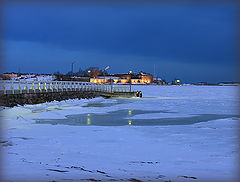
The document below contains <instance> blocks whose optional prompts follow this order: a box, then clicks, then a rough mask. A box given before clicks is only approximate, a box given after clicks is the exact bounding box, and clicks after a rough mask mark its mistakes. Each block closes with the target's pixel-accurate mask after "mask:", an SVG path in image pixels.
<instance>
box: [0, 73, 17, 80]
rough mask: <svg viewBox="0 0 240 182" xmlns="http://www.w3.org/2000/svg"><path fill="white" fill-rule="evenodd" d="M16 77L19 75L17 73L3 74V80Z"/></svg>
mask: <svg viewBox="0 0 240 182" xmlns="http://www.w3.org/2000/svg"><path fill="white" fill-rule="evenodd" d="M16 77H18V74H17V73H4V74H2V75H1V78H2V79H3V80H10V79H12V78H16Z"/></svg>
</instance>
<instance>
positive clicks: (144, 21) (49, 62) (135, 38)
mask: <svg viewBox="0 0 240 182" xmlns="http://www.w3.org/2000/svg"><path fill="white" fill-rule="evenodd" d="M236 13H237V9H236V6H235V5H234V4H230V3H229V4H226V3H225V4H220V3H218V4H206V3H201V4H196V3H191V4H189V3H178V4H176V3H171V4H166V3H149V4H147V3H144V4H143V3H142V4H135V3H121V4H117V3H98V4H97V3H91V4H87V3H78V4H77V3H68V4H66V3H65V4H64V3H58V4H57V3H45V4H44V3H11V4H10V3H9V4H5V5H4V7H3V14H2V15H3V41H2V45H3V63H4V71H7V72H11V71H14V72H17V71H18V70H19V69H20V70H21V71H22V72H36V73H54V72H56V71H60V72H62V73H67V72H68V71H70V70H71V62H72V61H75V62H76V64H75V67H74V69H75V71H77V70H78V69H79V68H81V69H82V70H84V69H86V68H88V67H91V66H94V67H95V66H96V67H99V68H100V69H104V68H105V67H106V66H110V69H109V72H110V73H126V72H128V71H129V70H133V71H135V72H139V71H145V72H148V73H153V71H154V65H155V70H156V71H155V75H156V76H158V77H161V78H164V79H166V80H167V81H171V80H172V79H174V78H179V79H182V80H183V81H184V82H189V83H190V82H200V81H207V82H220V81H235V80H236V70H235V69H236V33H237V30H236V22H237V19H236Z"/></svg>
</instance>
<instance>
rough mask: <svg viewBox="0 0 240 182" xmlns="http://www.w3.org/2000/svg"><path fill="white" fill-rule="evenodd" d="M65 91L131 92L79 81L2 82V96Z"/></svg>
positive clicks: (127, 89)
mask: <svg viewBox="0 0 240 182" xmlns="http://www.w3.org/2000/svg"><path fill="white" fill-rule="evenodd" d="M65 91H94V92H106V93H111V92H130V88H129V87H128V86H122V85H121V86H118V85H109V84H100V83H91V82H77V81H11V80H2V81H0V93H1V94H22V93H45V92H65Z"/></svg>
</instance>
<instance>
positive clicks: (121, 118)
mask: <svg viewBox="0 0 240 182" xmlns="http://www.w3.org/2000/svg"><path fill="white" fill-rule="evenodd" d="M153 113H168V114H169V116H170V115H171V114H176V112H169V111H166V110H159V111H146V110H126V109H125V110H118V111H112V112H108V113H105V114H102V113H101V114H94V113H91V114H90V113H88V114H78V115H68V116H66V118H65V119H35V121H36V123H37V124H64V125H81V126H88V125H97V126H123V125H133V120H132V117H134V116H136V115H140V114H153ZM232 117H239V116H238V115H226V114H197V115H190V114H189V116H188V117H175V118H173V117H166V118H149V119H147V118H145V119H134V126H154V125H187V124H194V123H198V122H207V121H210V120H216V119H224V118H232Z"/></svg>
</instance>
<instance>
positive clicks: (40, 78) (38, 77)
mask: <svg viewBox="0 0 240 182" xmlns="http://www.w3.org/2000/svg"><path fill="white" fill-rule="evenodd" d="M55 79H56V76H54V75H35V74H29V75H22V76H19V77H13V78H11V80H14V81H15V80H16V81H43V82H44V81H53V80H55Z"/></svg>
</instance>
